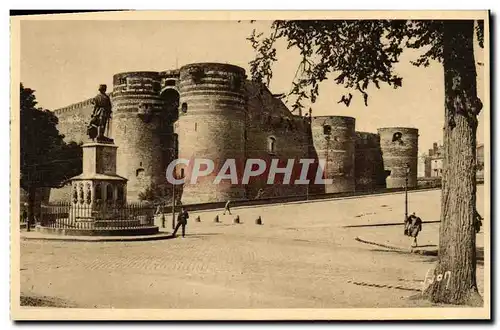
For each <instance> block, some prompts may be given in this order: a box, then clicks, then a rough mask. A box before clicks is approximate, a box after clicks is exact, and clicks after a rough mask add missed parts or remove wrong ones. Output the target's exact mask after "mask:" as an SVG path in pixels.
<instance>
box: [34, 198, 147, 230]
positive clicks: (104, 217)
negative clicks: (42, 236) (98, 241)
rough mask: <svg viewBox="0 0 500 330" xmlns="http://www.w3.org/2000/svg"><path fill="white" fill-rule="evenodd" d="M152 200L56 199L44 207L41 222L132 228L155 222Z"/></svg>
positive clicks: (66, 226)
mask: <svg viewBox="0 0 500 330" xmlns="http://www.w3.org/2000/svg"><path fill="white" fill-rule="evenodd" d="M154 213H155V208H154V207H153V206H152V205H150V204H141V203H134V204H121V205H119V204H105V203H103V204H102V205H88V204H79V203H70V202H68V203H66V202H62V203H53V204H49V205H45V206H43V207H42V210H41V214H40V221H39V224H40V225H41V226H43V227H50V228H63V229H128V228H138V227H149V226H153V225H154Z"/></svg>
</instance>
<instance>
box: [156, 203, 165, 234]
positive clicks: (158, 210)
mask: <svg viewBox="0 0 500 330" xmlns="http://www.w3.org/2000/svg"><path fill="white" fill-rule="evenodd" d="M155 215H156V217H159V218H160V221H161V227H162V228H165V214H164V213H163V206H162V205H161V204H158V206H157V207H156V212H155Z"/></svg>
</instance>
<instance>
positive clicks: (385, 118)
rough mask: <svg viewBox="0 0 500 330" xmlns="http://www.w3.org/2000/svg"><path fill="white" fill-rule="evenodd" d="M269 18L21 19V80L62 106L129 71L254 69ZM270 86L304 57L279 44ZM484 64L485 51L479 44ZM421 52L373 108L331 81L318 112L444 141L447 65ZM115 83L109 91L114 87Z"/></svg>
mask: <svg viewBox="0 0 500 330" xmlns="http://www.w3.org/2000/svg"><path fill="white" fill-rule="evenodd" d="M269 25H270V22H269V21H258V22H255V23H253V24H250V23H249V22H241V23H238V22H236V21H165V20H163V21H159V20H148V21H131V20H128V21H126V20H112V21H104V20H101V21H95V20H77V21H75V20H57V21H55V20H54V21H50V20H42V21H35V20H34V21H22V23H21V82H22V83H23V84H24V86H25V87H29V88H32V89H34V90H35V91H36V97H37V100H38V102H39V106H41V107H44V108H46V109H49V110H54V109H57V108H60V107H64V106H66V105H69V104H72V103H76V102H79V101H81V100H84V99H87V98H90V97H92V96H94V95H95V94H96V93H97V87H98V85H99V84H102V83H104V84H107V85H108V86H110V88H111V86H112V84H113V75H114V74H116V73H119V72H125V71H163V70H168V69H175V68H180V67H181V66H182V65H185V64H188V63H193V62H220V63H230V64H234V65H238V66H241V67H243V68H244V69H246V70H247V74H248V75H250V72H249V65H248V63H249V62H250V61H251V60H252V59H253V58H254V57H255V52H254V50H253V49H252V47H251V45H250V42H249V41H248V40H246V38H247V37H248V36H249V35H250V34H251V32H252V30H253V29H254V28H255V29H256V30H257V31H263V32H267V31H269ZM278 46H279V47H278V55H277V57H278V62H277V63H276V64H275V65H274V67H273V71H274V74H273V80H272V82H271V86H270V89H271V91H272V92H273V93H286V92H288V91H289V90H290V87H291V83H292V80H293V78H294V76H295V72H296V70H297V66H298V63H299V61H300V58H299V56H298V53H297V52H296V51H294V50H286V48H285V44H284V42H281V43H279V44H278ZM475 55H476V61H478V62H483V59H482V58H483V51H482V50H481V49H480V48H479V47H476V54H475ZM417 57H418V52H416V51H410V50H408V51H405V52H404V53H403V55H402V56H401V60H400V63H398V64H397V65H396V68H395V69H396V72H397V73H398V74H400V75H401V76H402V77H403V86H402V87H401V88H398V89H393V88H392V87H390V86H387V85H385V86H384V85H382V88H381V89H380V90H377V89H374V90H371V91H370V92H369V94H370V96H369V100H368V106H365V105H364V103H363V100H362V97H361V96H360V95H359V94H355V98H354V99H353V101H352V103H351V105H350V106H349V107H346V106H345V105H343V104H338V103H337V102H338V100H339V99H340V97H341V95H342V94H344V93H345V92H346V90H345V89H344V88H343V87H341V86H338V85H335V84H334V82H333V80H327V81H325V82H323V83H322V85H321V87H320V95H319V97H318V100H317V101H316V103H315V104H313V105H312V111H313V116H320V115H340V116H351V117H355V118H356V130H357V131H366V132H376V131H377V128H379V127H391V126H404V127H416V128H418V129H419V134H420V136H419V154H422V153H424V152H426V151H427V150H428V149H429V148H431V147H432V143H433V142H438V143H440V144H441V143H442V129H443V123H444V111H443V109H444V82H443V69H442V65H441V64H439V63H433V64H432V65H431V66H430V67H428V68H417V67H414V66H413V65H411V64H410V62H409V61H410V60H415V59H416V58H417ZM477 69H478V94H479V97H480V98H481V99H483V100H484V98H485V96H483V95H484V93H485V88H484V84H483V80H484V79H482V78H483V77H482V76H483V74H484V66H477ZM110 88H109V89H110ZM483 117H484V115H480V116H479V128H478V142H480V143H482V142H483V141H484V140H485V139H484V119H483Z"/></svg>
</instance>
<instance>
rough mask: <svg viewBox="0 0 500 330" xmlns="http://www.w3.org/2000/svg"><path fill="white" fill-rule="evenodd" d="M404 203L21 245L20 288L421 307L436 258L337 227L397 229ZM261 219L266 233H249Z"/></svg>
mask: <svg viewBox="0 0 500 330" xmlns="http://www.w3.org/2000/svg"><path fill="white" fill-rule="evenodd" d="M439 194H440V192H439V191H428V192H415V193H412V194H410V205H411V210H413V209H414V208H415V209H417V208H419V210H417V212H418V213H419V214H420V215H421V216H422V217H423V219H424V220H435V219H438V216H439ZM403 198H404V197H403V196H402V195H392V196H377V197H366V198H358V199H347V200H341V201H324V202H315V203H308V204H292V205H286V206H285V205H275V206H268V207H257V208H246V209H234V210H233V213H235V214H238V215H239V216H240V218H241V220H242V221H243V223H242V224H233V223H232V218H233V217H232V216H229V215H226V216H221V220H222V223H220V224H216V223H214V222H213V218H214V217H215V215H216V212H200V213H193V214H192V216H191V219H194V218H195V217H196V216H197V215H200V216H201V219H202V222H201V223H196V222H194V221H191V222H190V223H189V225H188V236H187V237H186V238H185V239H182V238H177V239H174V240H166V241H152V242H127V243H123V242H101V243H94V242H89V243H81V242H55V241H22V243H21V290H22V292H23V294H25V295H32V296H48V297H55V298H58V299H63V300H65V301H67V302H68V304H70V305H76V306H79V307H105V308H107V307H114V308H321V307H328V308H334V307H337V308H338V307H403V306H406V307H411V306H416V305H418V306H426V305H427V303H425V302H421V301H414V300H408V299H407V297H408V296H411V295H413V294H415V293H416V292H417V291H418V290H419V289H420V287H421V284H422V283H421V281H422V280H423V278H424V276H425V273H426V272H427V270H428V268H430V267H431V266H432V265H433V262H434V261H435V257H429V256H421V255H415V254H406V253H394V252H389V251H387V250H384V249H381V248H377V247H376V246H371V245H367V244H362V243H359V242H357V241H355V240H354V238H355V237H356V236H360V235H362V236H363V235H364V236H366V237H371V239H373V238H378V237H380V238H385V240H390V239H389V238H388V237H393V236H394V237H399V235H400V234H399V232H400V231H401V230H400V228H398V227H391V226H389V227H371V228H366V227H364V228H345V227H344V226H346V225H355V224H369V223H383V222H395V221H397V220H398V219H400V218H402V207H401V206H402V205H403V204H402V203H403ZM481 201H482V191H479V193H478V203H481ZM423 206H425V210H424V209H423ZM479 211H480V212H481V211H482V209H481V208H479ZM259 215H260V216H262V219H263V221H264V225H262V226H259V225H256V224H255V223H254V220H255V218H256V217H257V216H259ZM432 226H434V227H432ZM436 232H437V225H428V226H426V227H425V230H424V231H423V232H422V241H425V242H427V243H426V244H429V245H431V244H437V242H436V240H437V234H436ZM426 235H427V236H426ZM479 236H482V235H479ZM385 240H383V239H381V241H385ZM479 241H481V242H482V240H481V239H480V240H479ZM482 276H483V269H482V266H481V265H480V266H479V269H478V277H479V278H480V279H482ZM480 282H482V280H480ZM481 288H482V283H481Z"/></svg>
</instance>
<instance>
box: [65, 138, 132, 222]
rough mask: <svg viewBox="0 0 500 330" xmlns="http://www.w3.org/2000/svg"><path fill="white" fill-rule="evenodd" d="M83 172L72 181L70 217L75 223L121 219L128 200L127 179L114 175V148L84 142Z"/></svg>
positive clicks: (111, 145)
mask: <svg viewBox="0 0 500 330" xmlns="http://www.w3.org/2000/svg"><path fill="white" fill-rule="evenodd" d="M82 148H83V173H82V174H80V175H78V176H76V177H73V178H72V179H71V210H70V214H69V218H70V219H71V220H73V221H76V222H84V223H85V222H89V223H93V224H95V222H96V221H105V220H111V219H120V218H122V216H121V215H120V214H119V213H120V209H121V206H123V205H125V204H126V201H127V196H126V192H127V179H125V178H123V177H121V176H119V175H117V174H116V149H117V148H118V147H117V146H116V145H114V144H112V143H99V142H97V143H95V142H92V143H86V144H84V145H83V146H82Z"/></svg>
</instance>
